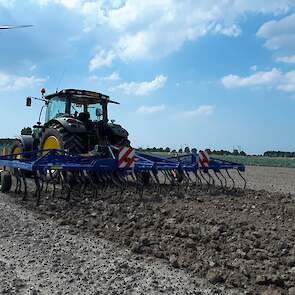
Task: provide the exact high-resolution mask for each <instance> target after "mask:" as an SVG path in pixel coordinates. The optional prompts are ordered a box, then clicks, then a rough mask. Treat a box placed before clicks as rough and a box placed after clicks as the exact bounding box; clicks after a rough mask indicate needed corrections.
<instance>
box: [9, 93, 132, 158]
mask: <svg viewBox="0 0 295 295" xmlns="http://www.w3.org/2000/svg"><path fill="white" fill-rule="evenodd" d="M36 99H38V98H36ZM39 100H42V101H44V102H45V107H46V108H47V110H46V117H45V123H44V124H43V125H42V123H41V122H40V120H41V119H40V118H41V114H42V110H43V108H44V107H42V110H41V113H40V117H39V122H37V124H36V125H35V126H33V127H34V131H33V134H32V135H21V136H20V137H19V138H17V139H16V141H15V143H14V144H13V146H12V150H11V153H12V154H15V155H16V157H21V155H19V154H21V153H22V152H30V151H37V150H52V149H57V150H66V151H68V152H70V153H73V154H87V153H89V152H91V151H94V150H97V147H98V146H105V145H107V144H111V145H115V146H130V141H129V140H128V135H129V134H128V132H127V131H126V130H125V129H124V128H122V127H121V126H120V125H118V124H114V122H113V121H112V122H111V123H110V122H109V119H108V104H109V103H113V104H118V102H115V101H112V100H110V99H109V97H108V96H106V95H103V94H101V93H97V92H92V91H86V90H77V89H66V90H62V91H59V92H56V93H54V94H50V95H45V90H44V89H42V99H39ZM26 104H27V106H31V104H32V97H28V98H27V102H26Z"/></svg>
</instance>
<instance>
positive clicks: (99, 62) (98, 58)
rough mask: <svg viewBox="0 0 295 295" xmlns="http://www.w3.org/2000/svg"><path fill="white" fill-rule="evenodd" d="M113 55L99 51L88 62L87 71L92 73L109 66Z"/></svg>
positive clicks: (109, 52)
mask: <svg viewBox="0 0 295 295" xmlns="http://www.w3.org/2000/svg"><path fill="white" fill-rule="evenodd" d="M114 58H115V54H114V53H113V52H112V51H105V50H103V49H101V50H100V51H99V52H98V53H96V55H95V56H94V57H93V58H92V59H91V60H90V62H89V70H90V71H94V70H96V69H99V68H101V67H105V66H111V64H112V62H113V59H114Z"/></svg>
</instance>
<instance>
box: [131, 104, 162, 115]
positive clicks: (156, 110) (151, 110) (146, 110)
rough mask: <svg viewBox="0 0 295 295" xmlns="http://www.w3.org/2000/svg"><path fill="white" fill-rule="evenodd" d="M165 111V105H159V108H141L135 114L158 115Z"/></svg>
mask: <svg viewBox="0 0 295 295" xmlns="http://www.w3.org/2000/svg"><path fill="white" fill-rule="evenodd" d="M165 109H166V106H165V105H163V104H162V105H159V106H141V107H139V108H138V109H137V111H136V112H137V113H142V114H154V113H159V112H162V111H164V110H165Z"/></svg>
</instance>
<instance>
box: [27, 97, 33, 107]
mask: <svg viewBox="0 0 295 295" xmlns="http://www.w3.org/2000/svg"><path fill="white" fill-rule="evenodd" d="M26 106H27V107H30V106H32V98H31V97H27V102H26Z"/></svg>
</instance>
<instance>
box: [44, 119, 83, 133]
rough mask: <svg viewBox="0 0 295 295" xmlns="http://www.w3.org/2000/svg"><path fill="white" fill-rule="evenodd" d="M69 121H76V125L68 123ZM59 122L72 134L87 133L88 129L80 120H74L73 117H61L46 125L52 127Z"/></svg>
mask: <svg viewBox="0 0 295 295" xmlns="http://www.w3.org/2000/svg"><path fill="white" fill-rule="evenodd" d="M69 119H72V120H75V123H70V122H68V120H69ZM55 122H58V123H59V124H61V125H62V126H63V127H64V128H65V129H66V130H67V131H68V132H71V133H86V132H87V130H86V127H85V125H84V124H83V122H81V121H80V120H77V119H74V118H72V117H60V118H55V119H54V120H50V121H49V122H48V123H47V124H46V125H47V126H46V127H48V126H50V125H51V124H53V123H55Z"/></svg>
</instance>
